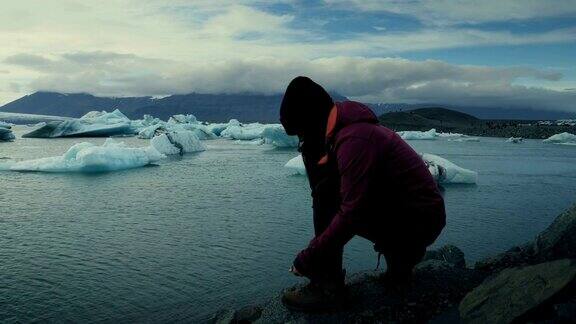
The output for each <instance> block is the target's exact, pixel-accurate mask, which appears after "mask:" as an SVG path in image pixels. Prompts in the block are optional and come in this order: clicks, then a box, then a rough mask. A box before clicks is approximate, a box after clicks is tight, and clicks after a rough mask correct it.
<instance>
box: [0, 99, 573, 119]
mask: <svg viewBox="0 0 576 324" xmlns="http://www.w3.org/2000/svg"><path fill="white" fill-rule="evenodd" d="M332 96H333V97H334V100H335V101H342V100H346V97H344V96H342V95H339V94H337V93H332ZM281 101H282V95H281V94H272V95H262V94H250V93H241V94H199V93H190V94H184V95H172V96H167V97H164V98H153V97H98V96H94V95H91V94H87V93H74V94H63V93H57V92H44V91H39V92H36V93H33V94H30V95H27V96H24V97H22V98H20V99H17V100H15V101H13V102H10V103H8V104H6V105H4V106H2V107H0V111H2V112H14V113H27V114H39V115H52V116H62V117H80V116H82V115H84V114H86V113H87V112H89V111H91V110H112V109H120V110H121V111H122V112H123V113H125V114H126V115H127V116H128V117H130V118H141V117H142V116H143V115H144V114H150V115H153V116H155V117H159V118H161V119H168V118H169V117H170V116H172V115H174V114H194V115H196V117H198V119H200V120H205V121H209V122H224V121H228V120H230V119H232V118H236V119H239V120H241V121H245V122H248V121H259V122H268V123H270V122H277V121H278V107H279V106H280V102H281ZM367 105H368V106H369V107H370V108H372V110H374V112H375V113H376V115H381V114H383V113H387V112H407V111H414V110H418V109H420V108H428V107H444V108H448V109H450V110H452V111H459V112H462V113H467V114H469V115H473V116H475V117H478V118H482V119H523V120H547V119H549V120H552V119H567V118H576V114H575V113H569V112H559V111H550V110H531V109H500V108H496V107H486V108H480V107H465V106H464V107H458V106H454V105H426V104H406V103H380V104H370V103H368V104H367ZM399 116H403V115H399ZM411 117H413V118H417V117H414V116H411ZM426 123H428V122H426Z"/></svg>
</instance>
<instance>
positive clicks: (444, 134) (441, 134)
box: [438, 133, 468, 138]
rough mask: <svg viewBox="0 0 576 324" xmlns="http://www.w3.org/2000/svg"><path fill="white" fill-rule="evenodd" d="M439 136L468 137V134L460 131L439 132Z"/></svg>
mask: <svg viewBox="0 0 576 324" xmlns="http://www.w3.org/2000/svg"><path fill="white" fill-rule="evenodd" d="M438 136H439V137H442V138H460V137H468V135H464V134H460V133H438Z"/></svg>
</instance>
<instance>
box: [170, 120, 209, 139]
mask: <svg viewBox="0 0 576 324" xmlns="http://www.w3.org/2000/svg"><path fill="white" fill-rule="evenodd" d="M165 126H166V128H167V129H168V130H173V131H179V130H188V131H191V132H193V133H194V134H196V136H198V138H199V139H201V140H206V139H214V138H216V137H217V136H216V135H215V134H214V133H213V132H212V131H211V130H210V129H209V128H208V126H207V125H204V124H201V123H200V122H198V119H196V116H194V115H174V116H172V117H170V119H169V120H168V122H167V123H166V125H165Z"/></svg>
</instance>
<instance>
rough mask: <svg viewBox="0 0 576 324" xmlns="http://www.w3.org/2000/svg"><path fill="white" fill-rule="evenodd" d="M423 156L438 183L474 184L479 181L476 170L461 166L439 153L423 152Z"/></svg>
mask: <svg viewBox="0 0 576 324" xmlns="http://www.w3.org/2000/svg"><path fill="white" fill-rule="evenodd" d="M421 156H422V159H423V160H424V162H425V163H426V165H427V166H428V170H429V171H430V173H431V174H432V176H433V177H434V179H435V180H436V182H438V183H442V184H445V183H462V184H474V183H476V182H477V181H478V173H477V172H475V171H472V170H468V169H464V168H462V167H459V166H457V165H456V164H454V163H452V162H450V161H448V160H446V159H444V158H442V157H439V156H438V155H434V154H429V153H423V154H421Z"/></svg>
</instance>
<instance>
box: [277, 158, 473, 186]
mask: <svg viewBox="0 0 576 324" xmlns="http://www.w3.org/2000/svg"><path fill="white" fill-rule="evenodd" d="M420 156H422V159H423V160H424V162H425V163H426V165H427V166H428V170H429V171H430V173H431V174H432V176H433V177H434V180H436V182H438V183H441V184H448V183H460V184H475V183H476V182H477V180H478V173H477V172H475V171H471V170H468V169H464V168H461V167H459V166H457V165H456V164H454V163H452V162H450V161H448V160H446V159H444V158H442V157H439V156H437V155H434V154H428V153H424V154H421V155H420ZM284 167H285V168H287V169H288V170H290V171H291V172H292V174H299V175H306V168H305V167H304V161H303V160H302V155H298V156H296V157H295V158H292V159H291V160H290V161H288V162H287V163H286V164H285V165H284Z"/></svg>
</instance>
